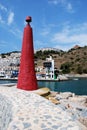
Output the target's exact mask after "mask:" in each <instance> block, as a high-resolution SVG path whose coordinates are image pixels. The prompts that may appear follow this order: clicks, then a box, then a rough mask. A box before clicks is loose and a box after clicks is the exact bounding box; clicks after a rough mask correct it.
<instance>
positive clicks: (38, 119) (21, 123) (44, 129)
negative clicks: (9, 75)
mask: <svg viewBox="0 0 87 130" xmlns="http://www.w3.org/2000/svg"><path fill="white" fill-rule="evenodd" d="M2 97H3V100H1V98H2ZM0 100H1V101H2V102H0V108H1V106H3V107H4V106H5V107H6V109H4V110H3V111H4V112H2V113H1V111H0V114H1V115H2V117H3V116H4V117H3V120H2V119H0V121H2V122H0V125H1V124H4V121H5V124H4V125H2V126H3V127H2V126H0V128H1V130H82V129H81V128H80V127H79V123H78V122H76V121H75V120H74V119H73V118H72V117H70V116H69V114H68V113H67V112H66V111H63V110H62V109H61V108H60V107H58V106H57V107H56V105H54V104H52V103H51V102H50V101H48V100H47V99H45V98H43V97H41V96H39V95H36V94H34V93H32V92H29V91H23V90H19V89H17V88H16V87H0ZM7 101H8V102H9V103H6V102H7ZM9 104H10V105H9ZM8 109H9V111H8V114H6V110H8ZM1 115H0V118H2V117H1ZM7 116H8V117H7ZM9 116H10V117H9ZM8 118H9V120H8ZM6 123H7V124H6ZM6 127H7V128H6Z"/></svg>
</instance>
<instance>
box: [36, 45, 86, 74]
mask: <svg viewBox="0 0 87 130" xmlns="http://www.w3.org/2000/svg"><path fill="white" fill-rule="evenodd" d="M49 55H51V56H52V57H53V59H54V61H55V67H56V68H58V69H61V70H62V71H63V73H79V74H82V73H87V46H85V47H79V46H75V47H74V48H72V49H70V50H69V51H67V52H64V51H44V52H42V51H38V52H37V53H36V54H35V59H36V61H37V66H39V65H40V66H42V64H43V61H44V59H45V58H46V57H47V56H49Z"/></svg>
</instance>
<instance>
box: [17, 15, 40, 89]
mask: <svg viewBox="0 0 87 130" xmlns="http://www.w3.org/2000/svg"><path fill="white" fill-rule="evenodd" d="M26 22H27V25H26V27H25V28H24V35H23V43H22V51H21V61H20V70H19V75H18V84H17V88H19V89H23V90H36V89H37V88H38V87H37V80H36V75H35V68H34V49H33V33H32V28H31V26H30V24H29V23H30V22H31V17H29V16H27V18H26Z"/></svg>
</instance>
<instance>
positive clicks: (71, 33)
mask: <svg viewBox="0 0 87 130" xmlns="http://www.w3.org/2000/svg"><path fill="white" fill-rule="evenodd" d="M51 42H52V43H56V46H57V44H59V46H61V48H63V49H64V50H65V49H66V48H67V49H68V48H70V47H72V46H73V45H75V44H78V45H80V46H85V45H87V23H83V24H78V25H77V26H74V27H72V26H69V27H68V28H67V27H64V28H63V29H62V30H61V32H57V33H55V34H54V35H53V37H52V39H51Z"/></svg>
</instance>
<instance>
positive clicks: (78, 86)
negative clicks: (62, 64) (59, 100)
mask: <svg viewBox="0 0 87 130" xmlns="http://www.w3.org/2000/svg"><path fill="white" fill-rule="evenodd" d="M9 83H17V80H0V84H9ZM38 86H39V88H41V87H48V88H50V90H51V91H56V92H72V93H75V94H76V95H87V78H79V79H71V80H68V81H60V82H59V81H58V82H57V81H56V82H53V81H38Z"/></svg>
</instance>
